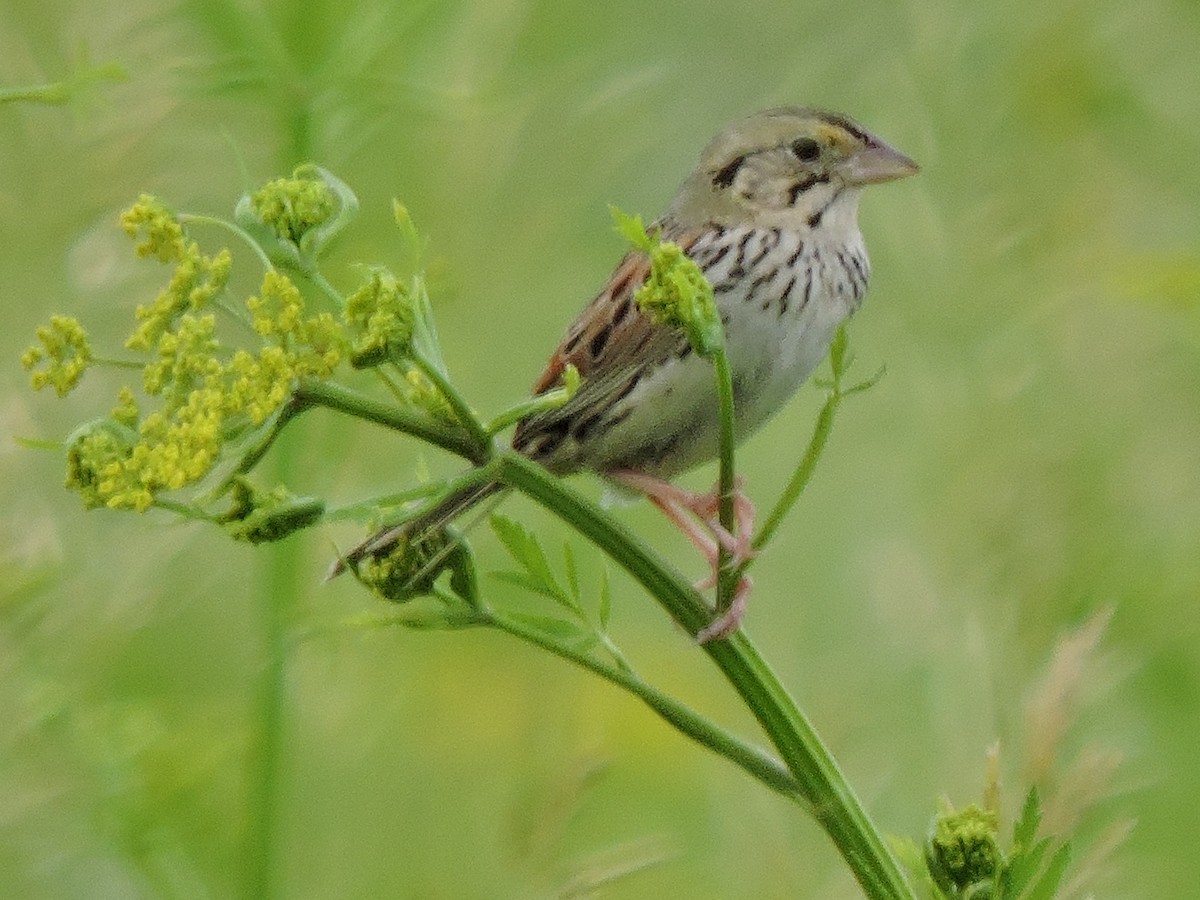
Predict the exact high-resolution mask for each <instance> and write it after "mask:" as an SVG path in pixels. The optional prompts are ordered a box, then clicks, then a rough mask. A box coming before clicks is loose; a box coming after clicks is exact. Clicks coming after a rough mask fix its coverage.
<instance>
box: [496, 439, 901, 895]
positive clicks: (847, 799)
mask: <svg viewBox="0 0 1200 900" xmlns="http://www.w3.org/2000/svg"><path fill="white" fill-rule="evenodd" d="M495 464H496V469H497V475H498V477H499V478H500V479H501V480H502V481H504V482H505V483H506V484H509V485H511V486H513V487H515V488H517V489H518V490H520V491H521V492H522V493H524V494H526V495H528V496H529V497H531V498H532V499H533V500H535V501H536V502H538V503H540V504H541V505H543V506H545V507H546V508H547V509H549V510H550V511H552V512H554V513H555V514H556V515H558V516H559V517H560V518H561V519H563V520H564V521H565V522H567V523H568V524H570V525H571V526H572V527H573V528H575V529H576V530H578V531H579V532H580V533H581V534H582V535H584V536H585V537H587V538H588V539H589V540H590V541H592V542H593V543H594V544H596V545H597V546H598V547H600V548H601V549H602V550H603V551H604V552H605V553H607V554H608V555H609V556H610V557H611V558H612V559H613V560H614V561H615V562H617V563H618V564H620V565H621V566H623V567H624V568H625V569H626V571H628V572H629V573H630V574H631V575H632V576H633V577H634V578H635V579H636V580H637V581H638V582H640V583H641V584H642V586H643V587H645V588H646V590H647V591H649V592H650V594H651V595H652V596H653V597H654V598H655V599H656V600H657V601H658V602H659V604H660V605H662V607H663V608H664V609H666V610H667V612H668V613H669V614H670V615H671V617H672V618H673V619H674V620H675V621H676V622H678V623H679V624H680V625H681V626H682V627H683V628H684V629H685V630H686V631H688V632H689V633H691V634H695V633H696V632H697V631H698V630H700V629H701V628H703V627H704V626H705V625H707V624H708V619H709V618H710V616H711V613H710V611H709V609H708V607H707V605H706V604H705V602H704V600H703V598H702V597H701V596H700V595H699V593H697V591H696V590H695V589H694V588H693V587H692V586H691V585H689V584H688V583H687V581H686V580H685V579H684V578H683V576H682V575H680V574H679V572H677V571H675V570H674V569H673V568H671V567H670V565H669V564H668V563H666V562H665V561H663V560H662V559H661V558H659V557H658V555H657V554H655V553H654V552H653V551H652V550H651V549H650V548H649V547H647V546H646V545H645V544H644V543H643V542H642V541H641V540H639V539H638V538H636V537H634V536H633V535H632V534H631V533H630V532H629V531H628V530H626V529H625V528H624V527H623V526H622V525H621V524H620V523H619V522H617V521H616V520H614V519H613V518H611V517H610V516H608V515H607V514H605V513H604V512H603V511H602V510H600V509H599V508H598V507H597V506H596V505H595V504H594V503H592V502H590V501H589V500H587V499H585V498H584V497H581V496H579V495H578V494H576V493H575V492H574V491H572V490H570V489H569V488H567V487H566V486H565V485H563V484H562V483H561V481H560V480H559V479H557V478H555V477H554V476H553V475H551V474H549V473H548V472H546V471H545V470H544V469H542V468H541V467H540V466H538V465H537V464H536V463H533V462H531V461H529V460H527V459H525V458H524V457H522V456H520V455H519V454H517V453H515V452H511V451H505V452H503V453H501V454H498V456H497V457H496V460H495ZM703 649H704V652H705V653H707V654H708V655H709V656H710V657H711V658H712V660H713V661H714V662H715V663H716V664H717V666H718V668H720V670H721V671H722V673H723V674H724V675H725V677H726V679H727V680H728V681H729V682H730V683H731V684H732V685H733V687H734V689H735V690H736V691H737V692H738V694H740V695H741V697H742V699H743V700H745V702H746V704H747V706H748V707H749V708H750V710H751V711H752V712H753V713H754V715H755V717H756V718H757V719H758V721H759V723H760V724H761V725H762V727H763V729H764V730H765V731H766V732H767V735H768V736H769V737H770V739H771V741H772V743H774V744H775V747H776V749H777V750H778V751H779V754H780V756H781V757H782V758H783V760H784V762H785V764H786V765H787V767H788V768H789V769H790V770H791V772H792V774H793V775H794V776H795V778H796V781H797V783H798V784H799V785H800V787H801V790H802V791H803V792H804V796H805V798H806V799H807V800H808V801H809V802H810V803H811V804H812V806H813V808H814V815H815V816H816V819H817V821H818V822H819V823H820V824H821V826H822V827H823V828H824V829H825V831H826V833H827V834H828V835H829V836H830V838H831V839H832V841H833V842H834V844H835V845H836V846H837V848H838V850H839V851H840V852H841V854H842V857H843V858H844V859H845V860H846V862H847V864H848V865H849V866H850V868H851V869H852V871H853V872H854V875H855V877H856V878H857V879H858V882H859V884H860V885H861V886H862V888H863V890H864V891H865V892H866V894H867V896H868V897H871V898H876V900H884V898H887V900H898V898H903V900H912V898H913V897H914V896H915V895H914V894H913V893H912V890H911V888H910V887H909V885H908V884H907V882H906V881H905V880H904V876H903V875H902V874H901V872H900V869H899V866H898V864H897V863H896V860H895V858H894V857H893V856H892V854H891V851H890V850H889V849H888V847H887V845H886V844H885V843H884V841H883V838H882V836H881V835H880V834H879V832H878V830H877V829H876V828H875V826H874V824H873V823H872V822H871V820H870V818H869V817H868V816H867V814H866V812H865V810H864V809H863V807H862V805H861V803H860V802H859V800H858V798H857V797H856V796H855V794H854V792H853V790H852V789H851V787H850V785H849V784H848V783H847V782H846V779H845V777H844V776H843V775H842V773H841V771H840V769H839V768H838V765H837V763H836V762H835V761H834V759H833V757H832V755H831V754H830V753H829V750H828V749H827V748H826V747H825V745H824V744H823V743H822V742H821V740H820V738H819V737H818V736H817V734H816V732H815V731H814V729H813V727H812V725H811V724H810V723H809V722H808V720H807V719H806V718H805V717H804V715H803V713H801V711H800V710H799V708H798V707H797V706H796V704H795V701H794V700H793V699H792V698H791V697H790V696H789V695H788V693H787V691H786V690H784V688H783V686H782V684H780V682H779V679H778V678H777V677H776V676H775V673H774V672H772V671H771V668H770V667H769V666H768V665H767V663H766V662H765V661H764V660H763V659H762V657H761V656H759V654H758V651H757V650H756V649H755V647H754V645H753V644H752V643H751V642H750V639H749V638H748V637H747V636H746V634H745V632H744V631H739V632H737V633H735V634H733V635H732V636H730V637H729V638H727V639H725V640H719V641H710V642H708V643H707V644H705V645H704V646H703Z"/></svg>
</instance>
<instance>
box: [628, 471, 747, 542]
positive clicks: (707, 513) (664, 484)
mask: <svg viewBox="0 0 1200 900" xmlns="http://www.w3.org/2000/svg"><path fill="white" fill-rule="evenodd" d="M607 475H608V476H609V477H610V478H612V479H613V480H614V481H617V482H620V483H621V484H623V485H625V486H626V487H628V488H632V489H633V490H635V491H637V492H639V493H641V494H645V495H646V496H647V497H648V498H649V499H650V502H651V503H653V504H654V505H655V506H657V507H658V508H659V509H660V510H662V511H663V514H664V515H665V516H666V517H667V518H668V519H670V520H671V522H672V523H673V524H674V525H675V526H676V527H677V528H678V529H679V530H680V531H682V532H683V533H684V535H686V536H687V539H688V540H689V541H691V542H692V544H693V545H694V546H695V547H696V549H698V550H699V551H700V552H701V553H702V554H703V555H704V558H705V559H707V560H709V561H711V562H715V560H716V556H717V552H716V550H717V547H716V544H720V546H722V547H724V548H725V549H726V550H728V551H729V553H730V554H731V555H732V556H733V561H734V563H735V564H736V565H741V564H742V563H743V562H745V561H746V560H749V559H753V558H754V557H755V555H756V551H755V550H754V549H753V548H752V547H751V546H750V536H751V535H752V534H753V533H754V504H753V503H751V502H750V498H749V497H747V496H746V495H745V494H744V493H742V479H741V478H739V479H738V480H737V483H736V485H735V487H734V495H733V515H734V532H733V533H732V534H731V533H730V532H729V531H728V530H727V529H726V528H725V527H724V526H723V525H722V524H721V516H720V510H721V493H720V490H719V489H718V488H717V487H714V488H713V489H712V490H711V491H709V492H707V493H699V492H697V491H689V490H688V489H687V488H681V487H678V486H676V485H674V484H671V483H670V482H669V481H663V480H662V479H661V478H655V477H654V476H653V475H647V474H645V473H644V472H635V471H633V470H632V469H617V470H615V471H613V472H608V473H607ZM687 513H691V515H693V516H695V517H696V518H697V519H699V520H700V521H701V522H702V523H703V524H704V526H705V529H706V530H707V532H708V533H707V534H706V533H704V531H700V530H699V529H697V528H696V523H695V522H694V521H692V520H691V519H690V518H689V517H688V516H687V515H686V514H687ZM710 535H711V537H710ZM714 538H715V540H716V543H714V540H713V539H714Z"/></svg>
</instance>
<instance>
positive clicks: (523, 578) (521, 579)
mask: <svg viewBox="0 0 1200 900" xmlns="http://www.w3.org/2000/svg"><path fill="white" fill-rule="evenodd" d="M488 574H489V575H491V576H492V577H493V578H495V579H496V580H498V581H503V582H506V583H507V584H512V585H516V586H517V587H519V588H524V589H525V590H527V591H530V592H531V593H534V594H540V595H542V596H543V597H549V598H550V599H551V600H553V601H554V602H555V603H560V604H562V605H563V606H568V604H567V603H566V602H565V601H564V599H563V597H562V596H561V595H560V594H559V593H558V592H557V591H556V590H554V589H553V588H552V587H551V588H548V587H547V586H546V584H545V583H544V582H542V581H540V580H538V579H537V578H535V577H534V576H532V575H530V574H529V573H528V572H513V571H508V570H505V571H500V572H489V573H488Z"/></svg>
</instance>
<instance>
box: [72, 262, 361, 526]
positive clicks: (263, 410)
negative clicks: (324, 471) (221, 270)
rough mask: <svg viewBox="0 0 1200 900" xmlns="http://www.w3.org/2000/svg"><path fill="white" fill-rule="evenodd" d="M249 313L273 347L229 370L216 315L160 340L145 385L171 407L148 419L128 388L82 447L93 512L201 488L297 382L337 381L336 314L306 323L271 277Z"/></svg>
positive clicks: (83, 481)
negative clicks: (237, 438) (242, 434)
mask: <svg viewBox="0 0 1200 900" xmlns="http://www.w3.org/2000/svg"><path fill="white" fill-rule="evenodd" d="M247 308H248V309H249V311H250V314H251V316H252V318H253V321H254V324H255V327H256V330H258V331H259V333H260V334H262V335H263V336H264V337H266V338H267V339H268V341H269V342H270V343H267V344H266V345H264V346H263V347H260V348H259V349H258V350H257V351H253V352H252V351H250V350H245V349H241V350H238V351H236V352H235V353H234V354H233V355H232V357H231V358H230V359H229V360H228V362H225V361H223V360H222V358H221V355H220V350H221V347H220V344H219V342H218V341H217V338H216V336H215V330H216V319H215V317H214V316H213V315H211V314H205V315H192V314H191V313H183V314H182V315H179V316H178V319H177V322H176V323H175V327H174V328H170V329H168V330H165V331H163V332H162V333H161V334H159V336H158V341H157V347H156V350H157V355H156V357H155V358H154V359H153V360H152V361H151V362H149V363H148V364H147V365H146V366H145V368H144V369H143V378H142V385H143V388H144V389H145V391H146V393H147V394H149V395H151V396H161V397H162V398H163V405H162V408H161V409H159V410H156V411H155V412H152V413H150V414H149V415H147V416H146V417H145V418H140V415H139V411H138V409H137V404H136V401H135V400H134V398H133V394H132V392H130V391H129V390H128V389H126V390H124V391H122V394H121V398H120V402H119V405H118V407H117V409H115V410H114V411H113V416H112V419H111V420H109V422H108V423H103V424H102V425H101V426H98V427H95V428H91V429H88V430H86V431H85V432H84V433H83V434H81V435H79V436H78V437H77V438H76V439H75V440H74V441H73V442H72V446H71V450H70V459H69V473H68V486H69V487H73V488H75V489H76V490H78V491H79V492H80V493H81V494H82V495H83V500H84V504H85V505H86V506H89V507H93V506H109V507H113V508H120V509H136V510H139V511H144V510H146V509H148V508H149V507H150V506H151V504H152V503H153V501H154V497H155V495H156V494H157V493H159V492H162V491H172V490H178V489H180V488H182V487H186V486H187V485H189V484H194V483H196V482H197V481H199V480H200V479H202V478H204V477H205V476H206V475H207V474H208V473H209V472H210V471H212V468H213V466H215V465H216V463H217V461H218V460H219V459H220V456H221V452H222V448H223V446H224V444H225V441H226V440H227V439H228V436H229V434H230V433H231V432H233V431H235V430H236V429H237V425H238V421H239V419H240V420H241V421H245V420H246V419H248V420H249V421H250V422H251V423H252V424H253V425H255V426H258V425H261V424H263V422H265V421H266V420H267V419H268V418H269V417H270V416H271V415H272V414H273V413H274V412H275V411H276V410H277V409H279V407H280V406H281V405H282V404H283V403H284V402H285V401H286V400H287V398H288V396H289V395H290V394H291V391H292V387H293V385H294V384H295V381H296V379H298V378H301V377H304V376H317V377H324V376H328V375H329V374H331V373H332V372H333V369H334V367H335V366H336V365H337V364H338V362H339V361H340V360H341V358H342V355H343V350H342V347H343V345H344V342H345V341H344V338H343V337H342V335H341V329H340V327H339V326H338V324H337V322H336V321H335V320H334V319H333V318H332V317H331V316H329V315H327V314H324V315H319V316H315V317H312V318H305V317H304V304H303V300H302V298H301V296H300V292H299V291H298V290H297V289H296V286H295V285H294V284H293V283H292V282H291V281H290V280H289V279H288V278H287V277H286V276H285V275H281V274H280V273H278V272H277V271H274V270H272V271H268V272H267V274H266V276H265V277H264V279H263V284H262V288H261V290H260V292H259V296H258V297H251V298H250V299H249V300H248V301H247ZM243 417H244V418H243ZM113 424H119V425H121V426H123V427H122V428H114V427H112V425H113Z"/></svg>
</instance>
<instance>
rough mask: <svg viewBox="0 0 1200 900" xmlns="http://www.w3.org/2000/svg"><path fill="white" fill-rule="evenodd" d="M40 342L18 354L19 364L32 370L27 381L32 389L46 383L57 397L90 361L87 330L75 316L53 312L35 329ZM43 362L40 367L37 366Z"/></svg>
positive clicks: (75, 383) (73, 381) (38, 388)
mask: <svg viewBox="0 0 1200 900" xmlns="http://www.w3.org/2000/svg"><path fill="white" fill-rule="evenodd" d="M37 337H38V341H39V342H40V344H41V346H38V345H37V344H34V345H32V346H30V347H28V348H26V350H25V352H24V353H22V354H21V365H22V366H23V367H24V368H25V369H26V370H27V371H29V372H31V373H32V374H31V375H30V376H29V382H30V384H31V385H33V389H34V390H35V391H40V390H41V389H42V388H44V387H46V386H47V385H51V386H53V388H54V392H55V393H56V394H58V396H60V397H65V396H66V395H67V394H69V393H70V392H71V390H72V389H73V388H74V387H75V385H77V384H79V380H80V379H81V378H83V373H84V372H86V371H87V367H88V366H89V365H90V364H91V362H92V348H91V345H90V344H89V343H88V336H87V332H86V331H84V330H83V326H82V325H80V324H79V321H78V320H77V319H72V318H70V317H69V316H53V317H51V319H50V324H49V325H42V326H40V327H39V328H38V330H37ZM42 363H47V365H46V366H45V367H44V368H38V367H39V366H40V365H41V364H42Z"/></svg>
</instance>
